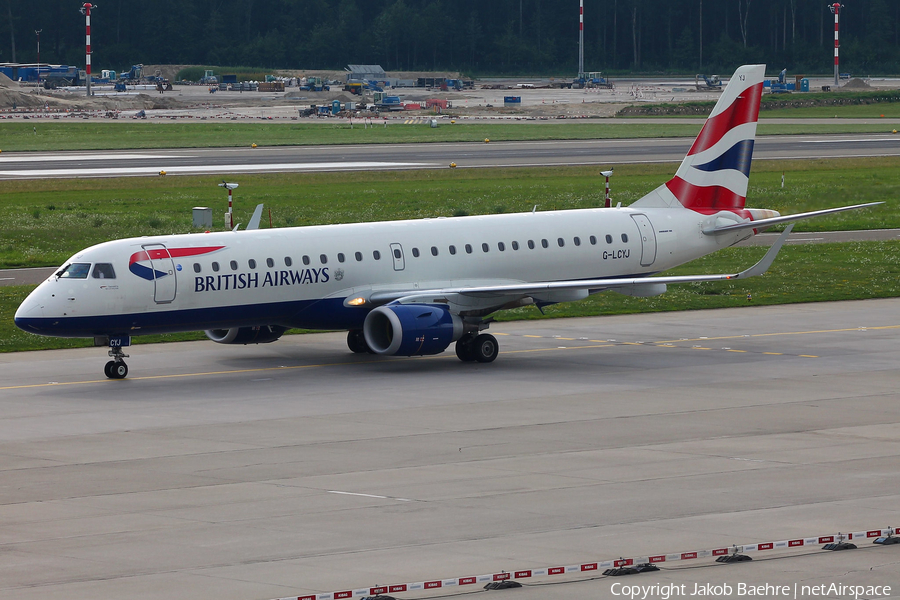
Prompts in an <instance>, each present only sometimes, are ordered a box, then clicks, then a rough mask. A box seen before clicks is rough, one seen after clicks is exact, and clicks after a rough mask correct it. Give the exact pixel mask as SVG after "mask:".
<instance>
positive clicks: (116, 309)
mask: <svg viewBox="0 0 900 600" xmlns="http://www.w3.org/2000/svg"><path fill="white" fill-rule="evenodd" d="M764 74H765V65H745V66H742V67H740V68H738V69H737V70H736V71H735V73H734V76H733V77H732V78H731V80H730V82H729V83H728V86H727V87H726V88H725V90H724V91H723V92H722V95H721V97H720V98H719V100H718V102H717V103H716V105H715V108H714V109H713V111H712V113H711V114H710V116H709V118H708V119H707V120H706V122H705V124H704V126H703V128H702V130H701V131H700V134H699V135H698V136H697V138H696V140H695V141H694V143H693V145H692V146H691V148H690V150H689V151H688V153H687V155H686V156H685V158H684V160H683V161H682V163H681V165H680V166H679V168H678V170H677V171H676V173H675V175H674V177H673V178H672V179H670V180H669V181H667V182H666V183H664V184H663V185H661V186H659V187H658V188H656V189H655V190H653V191H652V192H650V193H649V194H647V195H646V196H644V197H643V198H641V199H640V200H638V201H636V202H634V203H633V204H631V205H630V206H627V207H623V206H621V205H619V206H616V207H604V208H591V209H579V210H562V211H537V210H536V209H535V210H533V211H531V212H526V213H518V214H498V215H483V216H465V217H452V218H432V219H419V220H405V221H388V222H373V223H355V224H340V225H326V226H307V227H293V228H276V229H259V228H258V222H259V218H258V215H254V219H252V220H251V223H250V225H249V226H248V228H247V229H245V230H243V231H238V228H237V227H235V229H234V230H232V231H223V232H212V233H191V234H181V235H164V236H152V237H138V238H128V239H120V240H113V241H109V242H105V243H102V244H98V245H96V246H92V247H90V248H87V249H85V250H82V251H81V252H78V253H76V254H75V255H74V256H72V257H71V258H70V259H69V260H68V261H66V263H65V264H64V265H63V266H62V267H61V268H60V269H59V270H58V271H57V272H56V273H55V274H54V275H52V276H51V277H49V278H48V279H47V280H46V281H44V282H43V283H41V284H40V285H39V286H38V287H37V288H36V289H35V290H34V291H33V292H32V293H31V294H30V295H29V296H28V297H27V298H26V299H25V300H24V301H23V302H22V304H21V306H19V308H18V310H17V311H16V314H15V323H16V325H17V326H19V327H20V328H21V329H23V330H25V331H28V332H31V333H35V334H40V335H47V336H61V337H88V338H94V340H95V344H97V345H102V346H108V347H109V350H108V355H109V356H110V357H111V360H110V361H109V362H107V363H106V366H105V370H104V372H105V374H106V376H107V377H109V378H111V379H121V378H124V377H126V376H127V374H128V366H127V365H126V364H125V361H124V358H127V357H128V355H127V354H125V351H124V348H126V347H128V346H129V345H130V344H131V339H132V336H139V335H148V334H158V333H171V332H180V331H198V330H204V331H205V332H206V335H207V337H208V338H209V339H211V340H212V341H214V342H218V343H220V344H259V343H268V342H274V341H275V340H277V339H278V338H280V337H281V336H282V335H283V334H284V333H285V332H286V331H287V330H288V329H291V328H306V329H328V330H334V329H346V330H348V334H347V344H348V346H349V348H350V350H352V351H353V352H358V353H362V352H371V353H375V354H381V355H394V356H417V355H429V354H437V353H440V352H443V351H444V350H446V349H447V348H448V347H449V346H450V344H451V343H453V342H455V343H456V354H457V356H458V357H459V358H460V360H462V361H464V362H479V363H489V362H492V361H493V360H494V359H495V358H496V357H497V354H498V351H499V345H498V343H497V339H496V338H495V337H494V336H492V335H490V334H488V333H485V332H484V331H485V330H486V329H487V328H488V327H489V325H490V323H491V320H492V319H491V317H490V315H492V314H493V313H495V312H497V311H499V310H504V309H510V308H515V307H519V306H527V305H536V306H537V307H538V308H540V309H542V308H543V307H544V306H547V305H550V304H555V303H558V302H569V301H574V300H580V299H582V298H586V297H588V296H589V295H591V294H595V293H598V292H602V291H607V290H611V291H616V292H619V293H622V294H627V295H632V296H654V295H658V294H662V293H663V292H665V291H666V287H667V286H668V285H669V284H679V283H688V282H699V281H718V280H726V279H741V278H746V277H752V276H755V275H759V274H762V273H764V272H765V271H766V270H767V269H768V268H769V266H770V265H771V264H772V262H773V261H774V260H775V257H776V255H777V254H778V251H779V250H780V248H781V246H782V244H783V243H784V241H785V239H786V237H787V235H788V234H789V233H790V229H791V227H793V224H791V225H789V226H788V227H787V228H786V229H785V231H784V233H783V234H782V235H781V236H780V237H779V238H778V241H777V242H776V243H775V244H773V245H772V247H771V248H770V249H769V251H768V252H767V253H766V255H765V256H764V257H763V258H762V260H760V261H759V262H758V263H757V264H756V265H754V266H752V267H750V268H749V269H747V270H745V271H741V272H739V273H732V274H718V275H696V276H677V277H673V276H660V275H659V273H661V272H663V271H666V270H667V269H671V268H672V267H675V266H677V265H681V264H684V263H687V262H689V261H691V260H694V259H696V258H699V257H702V256H705V255H707V254H710V253H713V252H716V251H717V250H720V249H722V248H726V247H729V246H732V245H734V244H736V243H737V242H739V241H741V240H744V239H746V238H749V237H751V236H752V235H754V234H756V233H759V232H760V231H762V230H764V229H766V228H768V227H771V226H773V225H778V224H782V223H792V222H793V221H796V220H799V219H806V218H810V217H815V216H819V215H826V214H832V213H836V212H840V211H845V210H853V209H858V208H863V207H867V206H874V205H876V204H881V203H880V202H872V203H868V204H859V205H854V206H843V207H838V208H830V209H825V210H818V211H814V212H807V213H800V214H794V215H787V216H782V215H780V214H779V213H778V212H777V211H774V210H766V209H754V208H746V207H745V200H746V195H747V186H748V181H749V175H750V163H751V157H752V153H753V144H754V139H755V135H756V125H757V119H758V116H759V103H760V97H761V95H762V88H763V76H764ZM259 212H260V211H259V207H258V210H257V213H259Z"/></svg>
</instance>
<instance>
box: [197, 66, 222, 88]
mask: <svg viewBox="0 0 900 600" xmlns="http://www.w3.org/2000/svg"><path fill="white" fill-rule="evenodd" d="M200 85H219V78H218V77H216V76H215V75H213V70H212V69H206V70H205V71H204V72H203V77H201V78H200Z"/></svg>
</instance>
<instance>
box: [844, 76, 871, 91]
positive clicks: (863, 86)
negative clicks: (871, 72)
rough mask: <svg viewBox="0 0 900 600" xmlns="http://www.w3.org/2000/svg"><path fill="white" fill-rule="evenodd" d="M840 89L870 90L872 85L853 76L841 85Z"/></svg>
mask: <svg viewBox="0 0 900 600" xmlns="http://www.w3.org/2000/svg"><path fill="white" fill-rule="evenodd" d="M841 89H842V90H871V89H872V86H871V85H869V84H868V83H866V82H865V81H863V80H862V79H859V78H858V77H854V78H853V79H851V80H850V81H848V82H847V83H845V84H844V85H842V86H841Z"/></svg>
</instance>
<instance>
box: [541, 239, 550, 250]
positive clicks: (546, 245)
mask: <svg viewBox="0 0 900 600" xmlns="http://www.w3.org/2000/svg"><path fill="white" fill-rule="evenodd" d="M541 246H542V247H544V248H549V247H550V242H548V241H547V240H546V239H543V240H541Z"/></svg>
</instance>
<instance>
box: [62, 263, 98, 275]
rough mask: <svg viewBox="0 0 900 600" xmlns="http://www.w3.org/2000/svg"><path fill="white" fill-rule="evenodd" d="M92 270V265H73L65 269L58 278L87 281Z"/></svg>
mask: <svg viewBox="0 0 900 600" xmlns="http://www.w3.org/2000/svg"><path fill="white" fill-rule="evenodd" d="M90 270H91V263H71V264H68V265H66V266H65V267H63V269H62V271H60V272H59V273H57V274H56V276H57V277H62V278H64V279H87V276H88V272H89V271H90Z"/></svg>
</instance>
